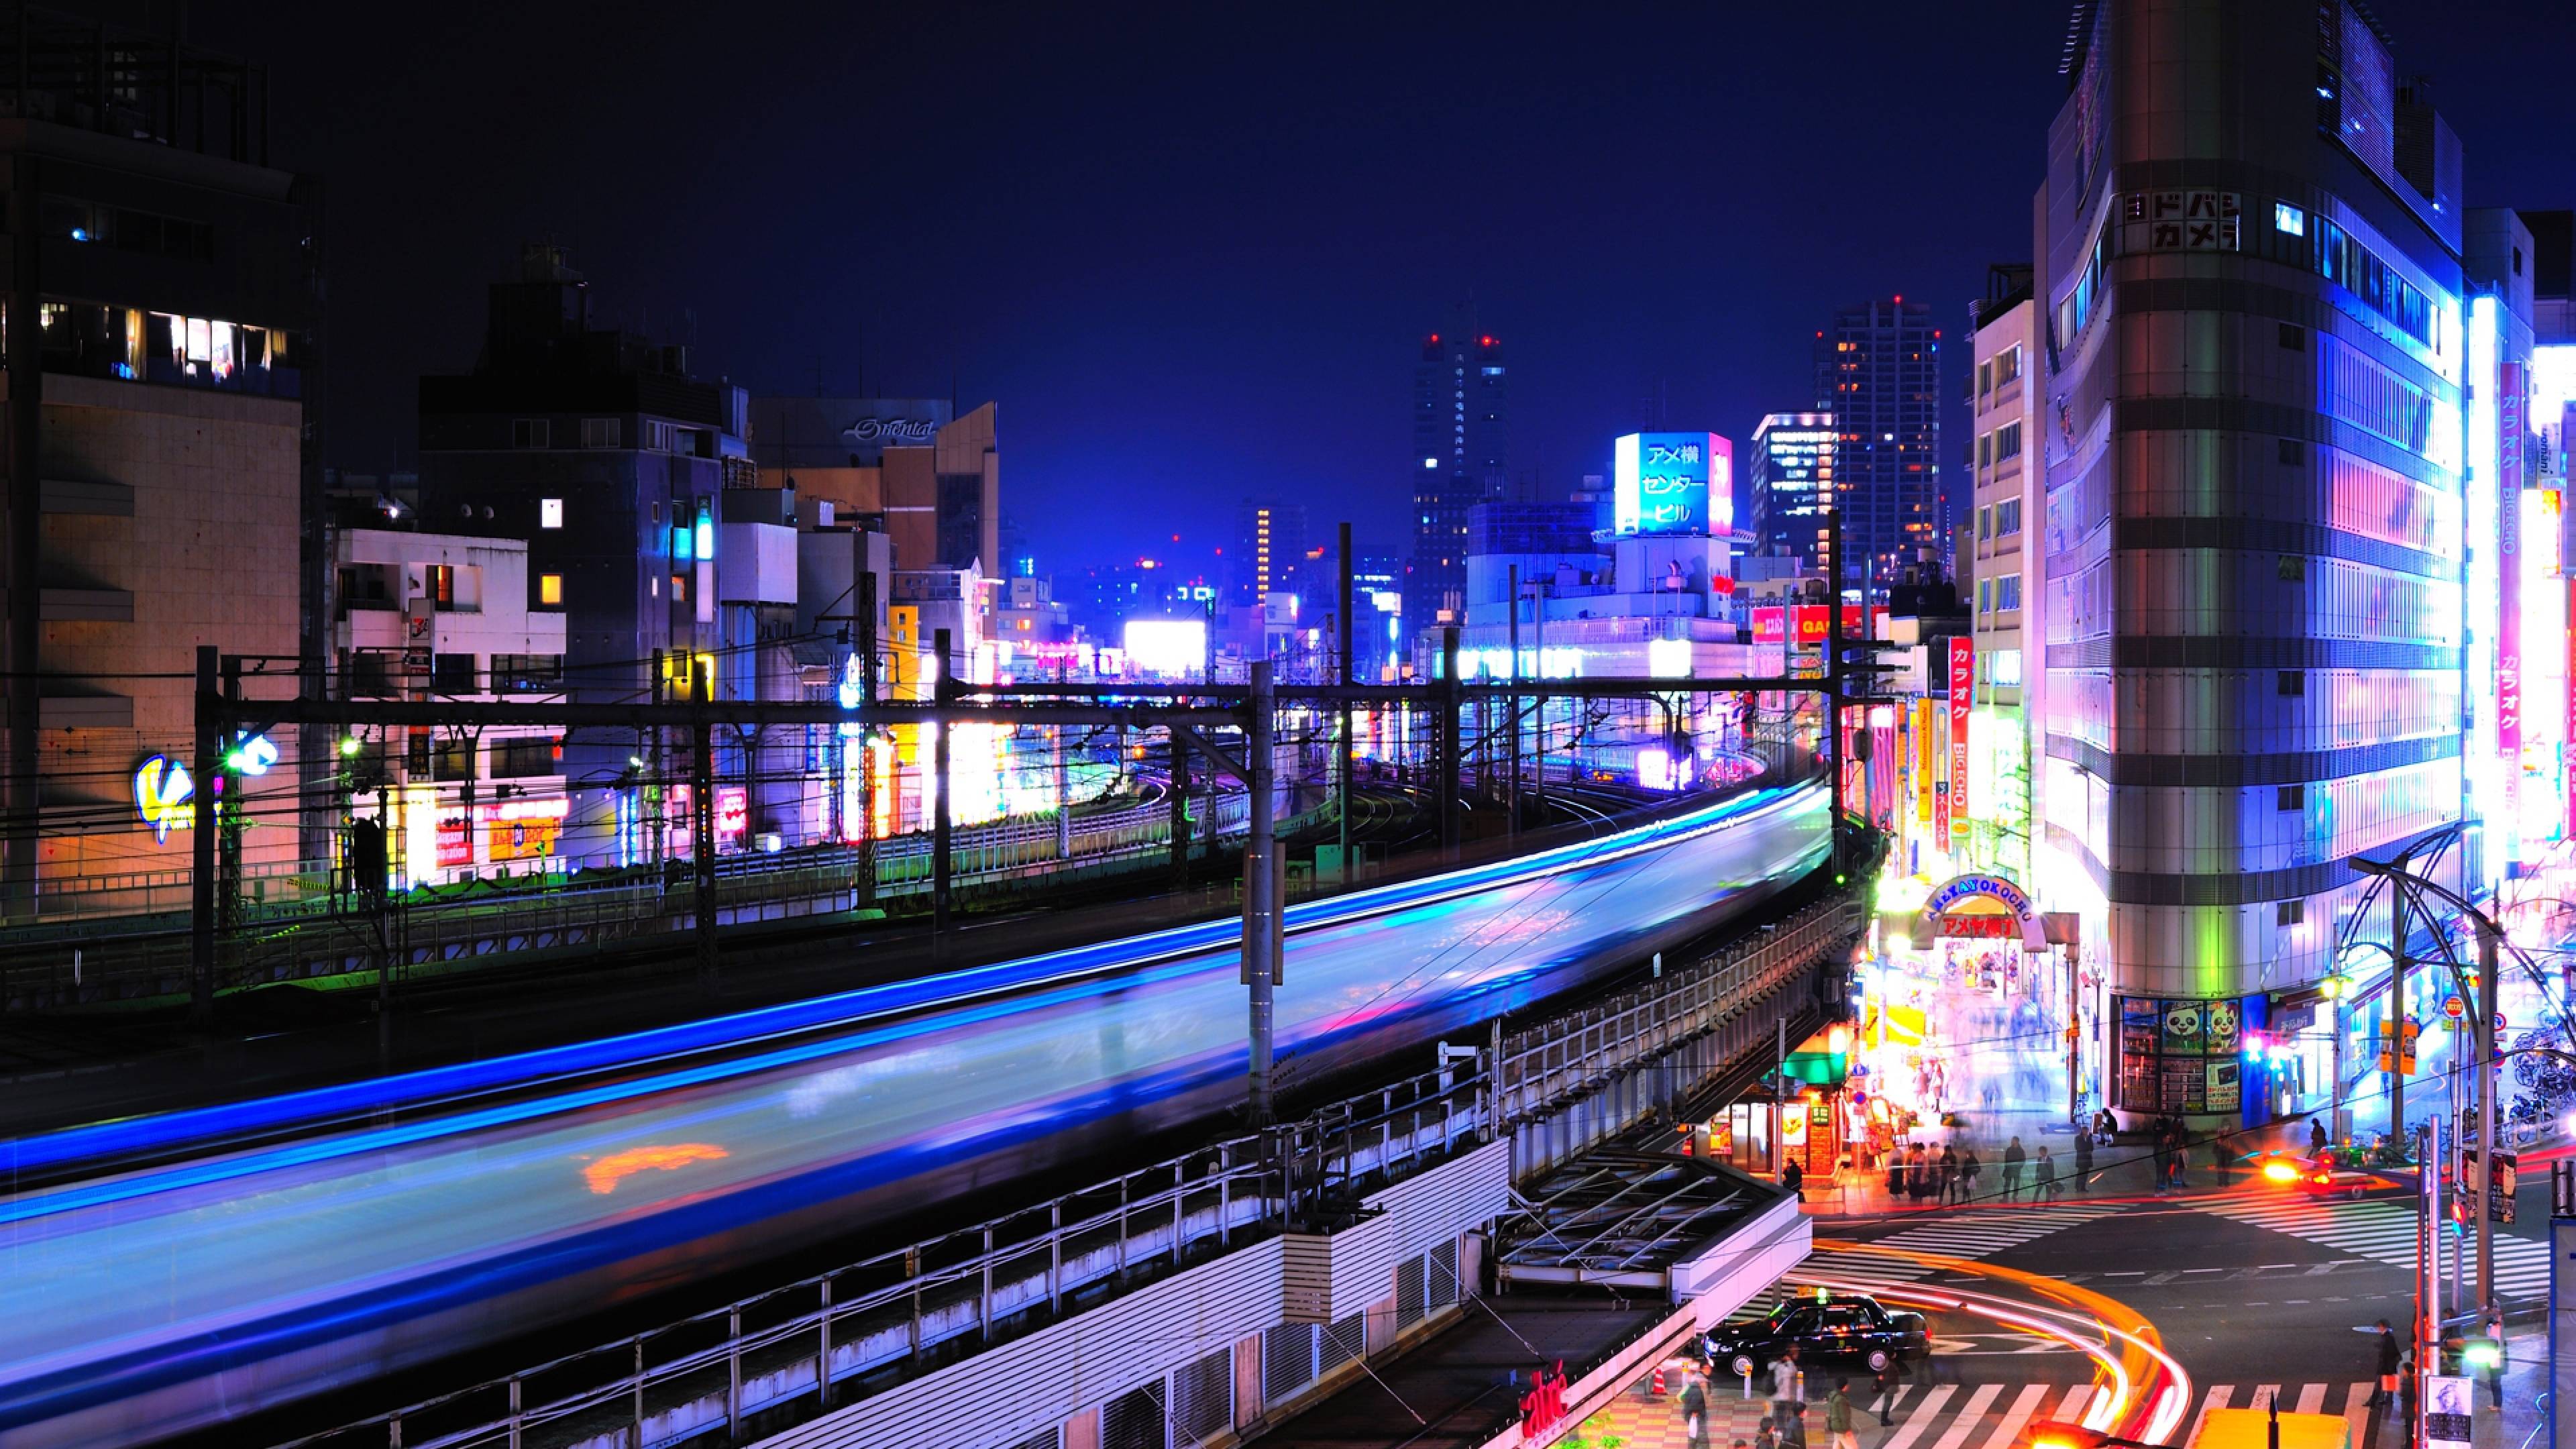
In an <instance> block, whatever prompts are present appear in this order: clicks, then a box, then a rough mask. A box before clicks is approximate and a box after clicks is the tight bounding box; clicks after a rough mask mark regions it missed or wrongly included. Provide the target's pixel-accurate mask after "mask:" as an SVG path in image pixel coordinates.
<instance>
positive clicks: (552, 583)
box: [537, 574, 563, 608]
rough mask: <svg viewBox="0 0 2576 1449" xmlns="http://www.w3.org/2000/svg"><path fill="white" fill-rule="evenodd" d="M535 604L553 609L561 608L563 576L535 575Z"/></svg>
mask: <svg viewBox="0 0 2576 1449" xmlns="http://www.w3.org/2000/svg"><path fill="white" fill-rule="evenodd" d="M537 602H538V603H540V604H545V605H548V606H550V607H554V608H561V607H562V606H563V575H561V574H539V575H537Z"/></svg>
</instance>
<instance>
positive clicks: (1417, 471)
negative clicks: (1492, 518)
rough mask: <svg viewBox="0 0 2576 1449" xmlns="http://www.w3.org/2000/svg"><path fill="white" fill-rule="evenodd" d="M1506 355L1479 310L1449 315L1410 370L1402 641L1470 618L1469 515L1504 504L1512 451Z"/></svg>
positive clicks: (1462, 308)
mask: <svg viewBox="0 0 2576 1449" xmlns="http://www.w3.org/2000/svg"><path fill="white" fill-rule="evenodd" d="M1504 382H1505V378H1504V373H1503V347H1502V343H1501V342H1500V341H1498V340H1497V339H1496V338H1495V337H1494V335H1493V334H1492V333H1490V332H1486V331H1484V330H1482V329H1481V328H1480V327H1479V326H1478V325H1477V321H1476V307H1475V304H1474V303H1472V302H1462V303H1460V304H1458V305H1457V306H1455V307H1452V308H1450V310H1449V323H1448V326H1447V328H1446V329H1445V330H1442V331H1438V332H1433V333H1430V334H1429V335H1427V336H1425V337H1424V338H1423V339H1422V356H1421V360H1420V361H1418V362H1416V363H1415V364H1414V367H1413V454H1412V458H1411V461H1410V463H1409V464H1408V465H1407V467H1406V470H1405V471H1406V473H1407V474H1408V475H1409V476H1410V478H1411V480H1412V493H1413V557H1412V559H1411V560H1410V561H1409V562H1408V563H1407V564H1406V566H1405V578H1404V623H1405V628H1404V633H1405V638H1406V639H1407V640H1408V641H1410V640H1412V639H1413V638H1414V637H1415V636H1417V635H1419V634H1420V633H1421V632H1422V631H1423V630H1425V629H1429V628H1432V627H1434V626H1436V625H1437V624H1438V623H1439V622H1440V616H1441V613H1442V612H1443V611H1444V610H1445V611H1447V612H1448V613H1449V615H1450V622H1452V623H1457V622H1462V621H1463V620H1464V619H1465V617H1466V616H1465V612H1464V610H1465V602H1464V600H1465V593H1464V591H1465V589H1466V586H1467V510H1468V509H1469V508H1471V507H1473V506H1475V505H1476V504H1479V503H1482V502H1485V501H1487V500H1488V499H1496V498H1500V497H1502V496H1503V493H1504V490H1505V488H1506V486H1507V485H1506V482H1505V472H1504V468H1505V465H1506V463H1507V462H1508V458H1509V454H1508V450H1507V446H1506V436H1505V421H1504V420H1505V415H1506V411H1507V399H1508V398H1509V396H1510V393H1509V391H1508V390H1507V389H1506V387H1505V386H1504Z"/></svg>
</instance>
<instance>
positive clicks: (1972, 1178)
mask: <svg viewBox="0 0 2576 1449" xmlns="http://www.w3.org/2000/svg"><path fill="white" fill-rule="evenodd" d="M1984 1166H1985V1164H1983V1163H1981V1162H1979V1161H1977V1149H1975V1148H1973V1147H1971V1148H1969V1149H1968V1150H1967V1151H1965V1152H1963V1153H1961V1154H1959V1201H1961V1202H1967V1201H1968V1200H1970V1199H1971V1198H1974V1197H1975V1196H1976V1195H1977V1174H1978V1173H1979V1172H1980V1171H1982V1170H1983V1169H1984Z"/></svg>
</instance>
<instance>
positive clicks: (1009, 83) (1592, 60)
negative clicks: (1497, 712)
mask: <svg viewBox="0 0 2576 1449" xmlns="http://www.w3.org/2000/svg"><path fill="white" fill-rule="evenodd" d="M2268 3H2293V0H2268ZM2378 3H2379V9H2380V11H2381V13H2382V14H2383V16H2384V17H2385V18H2386V19H2387V21H2388V23H2389V25H2390V26H2391V28H2392V29H2393V30H2394V31H2395V32H2396V35H2397V41H2398V45H2397V60H2398V66H2399V70H2400V73H2401V74H2415V73H2425V74H2430V75H2432V76H2433V77H2434V78H2435V90H2434V95H2435V98H2436V102H2437V104H2439V105H2440V106H2441V108H2442V109H2443V110H2444V111H2445V112H2446V113H2447V114H2448V115H2449V117H2450V119H2451V121H2452V123H2453V125H2454V126H2455V127H2456V128H2457V129H2458V130H2459V132H2460V134H2461V137H2462V139H2463V142H2464V145H2465V147H2466V150H2467V160H2468V168H2469V170H2468V196H2469V201H2470V204H2472V205H2498V204H2515V205H2523V206H2556V207H2564V206H2568V205H2570V204H2576V169H2571V167H2570V165H2569V161H2570V156H2571V150H2576V126H2571V125H2570V123H2569V121H2568V119H2567V116H2566V113H2565V111H2564V110H2563V109H2562V108H2561V107H2559V106H2558V105H2557V104H2556V101H2555V98H2556V97H2558V96H2559V95H2561V94H2563V92H2562V91H2561V89H2560V88H2559V87H2558V86H2557V85H2556V84H2554V83H2553V82H2554V80H2555V79H2556V78H2557V77H2558V76H2559V75H2560V74H2561V73H2562V72H2563V66H2564V56H2565V49H2564V46H2563V45H2562V44H2560V43H2559V42H2560V41H2563V39H2564V36H2565V31H2564V29H2563V28H2561V27H2563V11H2561V9H2560V7H2559V6H2557V5H2555V4H2545V3H2537V0H2524V3H2519V4H2505V3H2478V4H2463V3H2448V0H2445V3H2441V4H2435V3H2432V0H2378ZM2067 8H2068V6H2067V3H2066V0H1981V3H1978V4H1975V5H1925V4H1920V3H1904V4H1882V5H1877V6H1870V5H1860V4H1835V5H1775V6H1763V7H1752V6H1744V5H1737V4H1718V5H1692V6H1680V5H1675V6H1668V7H1653V8H1628V7H1603V6H1593V7H1557V6H1551V7H1546V8H1544V9H1539V10H1532V11H1527V12H1523V11H1518V10H1497V9H1494V8H1491V7H1474V8H1469V7H1457V8H1454V9H1451V8H1439V9H1434V8H1431V7H1425V6H1401V5H1397V6H1391V5H1383V4H1379V5H1370V6H1365V7H1353V8H1349V9H1334V8H1330V7H1323V6H1298V7H1264V8H1262V9H1260V10H1258V11H1255V10H1254V9H1253V8H1251V7H1245V6H1233V5H1225V6H1211V5H1194V6H1176V7H1171V8H1169V9H1152V8H1144V7H1090V6H1080V7H1077V6H1049V7H1035V6H1030V7H993V6H976V5H955V4H947V5H931V4H921V5H912V6H902V7H897V6H883V5H879V6H865V5H851V6H823V7H815V8H811V9H798V8H794V7H770V6H761V5H746V4H727V5H702V4H701V5H687V6H680V5H665V4H651V3H646V4H639V5H636V6H633V7H592V6H580V7H574V6H550V5H543V4H536V5H529V4H513V5H508V6H498V5H493V6H484V5H471V4H456V5H448V6H443V7H419V8H415V9H412V10H409V11H407V12H406V13H405V18H404V20H403V22H402V24H403V25H404V26H405V27H406V28H405V29H403V30H401V31H400V32H399V33H391V32H389V28H388V26H387V22H386V20H385V18H384V16H385V12H382V11H380V10H376V9H374V8H371V7H365V6H347V5H328V6H322V5H313V6H307V5H287V6H274V7H271V6H245V7H241V10H242V11H243V12H246V13H237V14H215V13H212V10H211V7H201V8H200V9H199V11H198V16H197V20H196V34H197V37H198V39H199V40H200V41H201V42H202V43H205V44H209V45H214V46H218V47H222V48H225V49H229V50H232V51H235V52H238V53H241V54H243V55H246V56H248V57H250V58H252V59H256V60H261V61H264V62H266V63H267V64H268V65H269V66H270V68H271V73H272V86H273V91H274V96H275V107H276V116H277V122H276V127H275V131H274V133H273V134H274V147H275V152H274V154H275V157H276V159H277V160H278V161H279V163H280V164H282V165H286V166H289V167H293V168H295V169H297V170H302V171H309V172H314V173H317V174H319V175H321V176H322V177H323V178H324V179H325V181H326V183H327V185H328V187H329V197H330V201H329V220H328V231H329V242H328V245H329V257H330V282H331V289H332V290H331V298H330V326H331V330H332V339H331V341H332V362H331V369H332V371H331V379H332V381H331V386H332V389H333V401H332V411H331V416H330V420H329V426H330V430H331V440H330V453H331V457H332V460H333V461H334V462H336V463H338V464H340V465H341V466H343V467H348V468H354V469H362V470H363V469H371V468H380V467H384V466H387V465H389V464H408V463H409V462H410V461H411V459H412V457H413V452H412V449H413V434H414V419H413V397H414V379H415V378H416V377H417V376H418V375H419V374H420V373H422V372H438V371H461V370H463V369H465V368H466V367H468V366H469V365H470V364H471V363H472V361H473V358H474V353H475V350H476V347H477V345H478V342H479V339H480V336H481V329H482V319H483V289H484V286H485V284H486V283H487V282H489V281H492V280H495V279H498V278H500V277H502V276H503V275H505V274H506V273H507V272H508V271H509V270H510V269H511V268H512V267H513V266H514V265H515V258H516V256H517V250H518V246H519V243H520V242H521V241H522V240H523V239H527V238H536V237H547V238H551V239H553V240H555V241H558V242H560V243H562V244H563V245H565V246H567V247H568V248H570V250H571V252H572V255H573V262H574V265H575V266H576V267H578V268H579V269H580V270H581V271H583V272H584V273H585V275H587V276H588V278H589V279H590V281H591V287H592V294H593V298H594V309H595V315H598V316H601V317H604V318H607V319H612V320H615V321H618V322H622V323H624V324H625V325H627V326H629V327H632V328H636V329H639V330H643V331H646V332H648V333H650V334H651V335H653V336H654V337H655V338H656V339H657V340H661V341H677V342H688V343H690V344H692V347H693V351H692V366H693V368H694V370H696V371H698V372H699V373H701V374H702V375H706V376H717V375H722V376H726V377H729V378H731V379H732V380H734V381H736V382H740V383H742V384H744V385H746V386H749V387H750V388H751V389H752V390H753V391H754V392H755V393H765V392H812V391H813V390H815V388H816V385H817V380H818V376H819V380H820V386H821V388H822V390H823V391H825V392H826V393H831V394H835V395H847V394H849V393H850V392H852V391H854V390H855V389H857V388H859V387H860V386H861V368H862V367H864V368H865V387H866V388H867V390H868V391H869V392H870V393H871V394H876V395H895V396H909V395H939V394H946V393H948V392H950V391H951V389H952V381H953V386H954V390H955V391H956V393H957V395H958V396H959V398H960V400H961V401H962V402H963V403H964V404H965V405H967V406H973V405H974V404H975V403H978V402H981V401H983V400H986V399H993V400H996V401H998V403H999V404H1000V409H1001V425H1002V457H1003V474H1002V478H1003V497H1004V508H1005V512H1006V514H1007V515H1009V516H1011V517H1014V518H1016V519H1017V520H1018V521H1019V522H1020V523H1021V524H1022V525H1023V527H1025V529H1026V530H1027V531H1028V533H1029V535H1030V538H1031V541H1032V542H1033V544H1034V545H1035V547H1036V549H1037V551H1038V553H1039V558H1040V567H1041V568H1042V569H1044V570H1048V571H1062V570H1067V569H1071V568H1076V567H1079V566H1081V565H1084V564H1088V563H1094V562H1105V561H1108V560H1111V559H1114V558H1119V557H1133V556H1135V555H1137V554H1139V553H1142V552H1152V553H1155V554H1157V555H1163V556H1174V557H1177V558H1179V559H1182V560H1184V561H1187V560H1191V559H1199V560H1204V559H1205V558H1206V557H1207V554H1206V550H1207V549H1208V548H1210V547H1212V546H1217V545H1221V544H1222V543H1223V542H1224V539H1223V534H1224V532H1225V530H1226V529H1227V528H1228V527H1229V526H1230V519H1231V514H1232V509H1233V506H1234V504H1235V502H1236V500H1238V499H1239V498H1241V497H1242V496H1244V495H1246V494H1249V493H1285V494H1302V495H1304V496H1305V497H1306V498H1307V499H1308V501H1309V505H1310V509H1311V512H1312V516H1313V518H1314V521H1315V523H1316V524H1317V526H1318V527H1319V529H1320V528H1322V527H1325V526H1327V525H1329V523H1330V522H1331V521H1332V520H1333V519H1335V518H1337V517H1342V516H1347V517H1349V518H1351V519H1352V520H1353V521H1354V522H1355V523H1356V524H1357V525H1358V527H1359V530H1360V538H1361V540H1362V546H1363V547H1364V548H1366V547H1369V546H1372V545H1376V546H1382V547H1389V548H1392V547H1395V546H1397V545H1398V544H1399V543H1400V541H1402V540H1405V539H1407V538H1408V537H1409V535H1408V534H1407V531H1406V525H1405V512H1406V510H1405V489H1406V488H1408V487H1409V486H1410V484H1411V482H1412V479H1411V478H1410V477H1409V476H1408V475H1407V473H1406V470H1405V466H1404V465H1405V464H1406V462H1408V461H1409V458H1408V454H1409V452H1410V437H1409V424H1408V413H1407V409H1408V406H1409V400H1410V399H1409V394H1410V388H1411V375H1412V374H1411V369H1412V364H1413V361H1414V357H1415V351H1416V339H1417V338H1418V337H1419V335H1420V334H1421V333H1422V332H1424V331H1426V330H1429V329H1431V328H1433V327H1435V326H1437V325H1438V324H1439V322H1440V320H1441V318H1442V316H1443V314H1444V312H1445V308H1446V305H1447V304H1448V303H1449V302H1450V301H1452V300H1453V299H1459V298H1464V297H1468V296H1472V297H1473V298H1474V299H1475V300H1476V301H1477V302H1478V303H1479V304H1480V306H1481V307H1482V309H1483V318H1484V325H1485V328H1486V330H1488V331H1491V332H1493V333H1495V334H1497V335H1498V336H1500V337H1501V338H1502V339H1503V340H1504V342H1505V344H1506V346H1507V348H1508V350H1509V357H1508V361H1509V362H1510V365H1511V369H1512V394H1513V411H1514V420H1513V429H1512V467H1513V472H1514V474H1515V475H1516V476H1517V475H1523V474H1527V473H1530V472H1531V471H1533V470H1535V472H1536V474H1537V476H1538V479H1539V482H1540V486H1541V488H1542V491H1543V493H1544V494H1545V495H1547V496H1561V495H1562V493H1563V492H1564V490H1565V489H1567V488H1568V487H1570V486H1572V485H1573V483H1574V481H1575V479H1576V477H1577V476H1578V475H1580V474H1582V473H1584V472H1587V471H1590V472H1598V471H1601V470H1602V468H1603V465H1604V463H1605V461H1606V458H1607V454H1608V440H1609V439H1610V437H1611V436H1612V435H1614V434H1616V433H1619V432H1623V431H1627V430H1630V429H1632V428H1634V427H1637V426H1639V425H1641V424H1645V425H1652V424H1654V423H1656V422H1657V421H1658V420H1668V421H1669V424H1670V425H1671V426H1673V427H1676V428H1707V429H1712V430H1715V431H1717V432H1721V433H1725V434H1727V435H1729V436H1731V437H1733V438H1735V439H1737V440H1738V443H1739V447H1740V445H1741V443H1742V441H1743V440H1744V439H1745V438H1746V437H1747V436H1748V435H1749V434H1750V432H1751V431H1752V426H1753V423H1754V422H1755V420H1756V419H1757V418H1758V417H1759V416H1760V415H1761V414H1762V413H1764V412H1766V411H1774V410H1784V409H1791V408H1798V407H1804V406H1806V405H1808V403H1809V402H1810V398H1809V396H1808V392H1809V387H1810V383H1809V373H1808V346H1809V342H1810V339H1811V338H1812V336H1813V334H1814V331H1815V329H1816V328H1817V327H1819V326H1822V325H1824V322H1825V319H1826V317H1827V316H1828V314H1829V313H1830V312H1831V310H1832V309H1833V308H1835V307H1837V306H1839V305H1843V304H1847V303H1850V302H1854V301H1858V300H1862V299H1864V298H1867V297H1869V296H1872V295H1882V296H1883V295H1889V294H1898V293H1901V294H1904V295H1906V296H1908V297H1910V298H1918V299H1921V300H1927V301H1930V302H1931V303H1932V304H1933V305H1934V308H1935V315H1936V319H1937V320H1938V321H1939V322H1940V325H1941V326H1942V327H1943V329H1944V332H1945V334H1946V337H1945V341H1947V342H1952V343H1957V342H1958V339H1959V338H1960V337H1961V335H1962V333H1963V331H1964V329H1965V326H1966V319H1967V304H1968V302H1969V301H1970V299H1972V298H1973V297H1975V296H1977V295H1978V294H1979V293H1980V291H1981V290H1982V288H1983V285H1984V277H1985V268H1986V264H1987V263H1988V262H1990V261H1996V260H2027V259H2028V257H2029V254H2030V198H2031V194H2032V192H2033V190H2034V189H2035V188H2036V187H2037V185H2038V183H2039V179H2040V169H2041V164H2042V159H2043V147H2044V132H2045V127H2046V125H2047V122H2048V119H2049V117H2050V116H2051V115H2052V114H2053V113H2054V111H2055V109H2056V107H2057V105H2058V104H2059V101H2060V100H2061V98H2062V96H2063V83H2062V82H2061V81H2060V80H2059V78H2058V76H2057V73H2056V63H2057V56H2058V51H2059V47H2060V44H2061V42H2062V39H2063V35H2064V30H2065V24H2066V13H2067ZM2552 16H2557V17H2559V18H2557V19H2551V18H2550V17H2552ZM1873 17H1874V18H1873ZM1969 17H1973V23H1970V21H1969ZM1959 350H1960V354H1961V355H1964V353H1965V346H1964V344H1963V343H1961V344H1959ZM1958 375H1959V374H1958V369H1957V364H1955V363H1953V364H1952V365H1951V366H1950V368H1949V376H1948V378H1947V379H1945V386H1946V387H1949V388H1950V389H1951V390H1952V391H1953V392H1954V393H1955V390H1956V379H1957V377H1958ZM1952 417H1953V418H1954V419H1963V418H1964V411H1961V410H1954V412H1953V414H1952ZM1963 431H1964V427H1963V426H1959V425H1955V424H1954V426H1953V427H1952V430H1951V435H1950V437H1948V438H1946V439H1945V452H1947V453H1948V454H1949V455H1950V456H1948V457H1946V458H1945V459H1944V460H1943V462H1944V467H1945V471H1946V470H1948V469H1949V468H1951V467H1954V466H1955V463H1956V459H1957V456H1958V447H1957V438H1958V434H1959V433H1961V432H1963ZM1174 532H1178V533H1180V534H1182V535H1183V536H1184V538H1185V540H1186V541H1185V543H1184V544H1183V545H1181V546H1180V547H1179V548H1178V549H1175V548H1174V547H1173V546H1172V545H1171V543H1170V542H1169V539H1170V535H1171V534H1173V533H1174Z"/></svg>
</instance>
